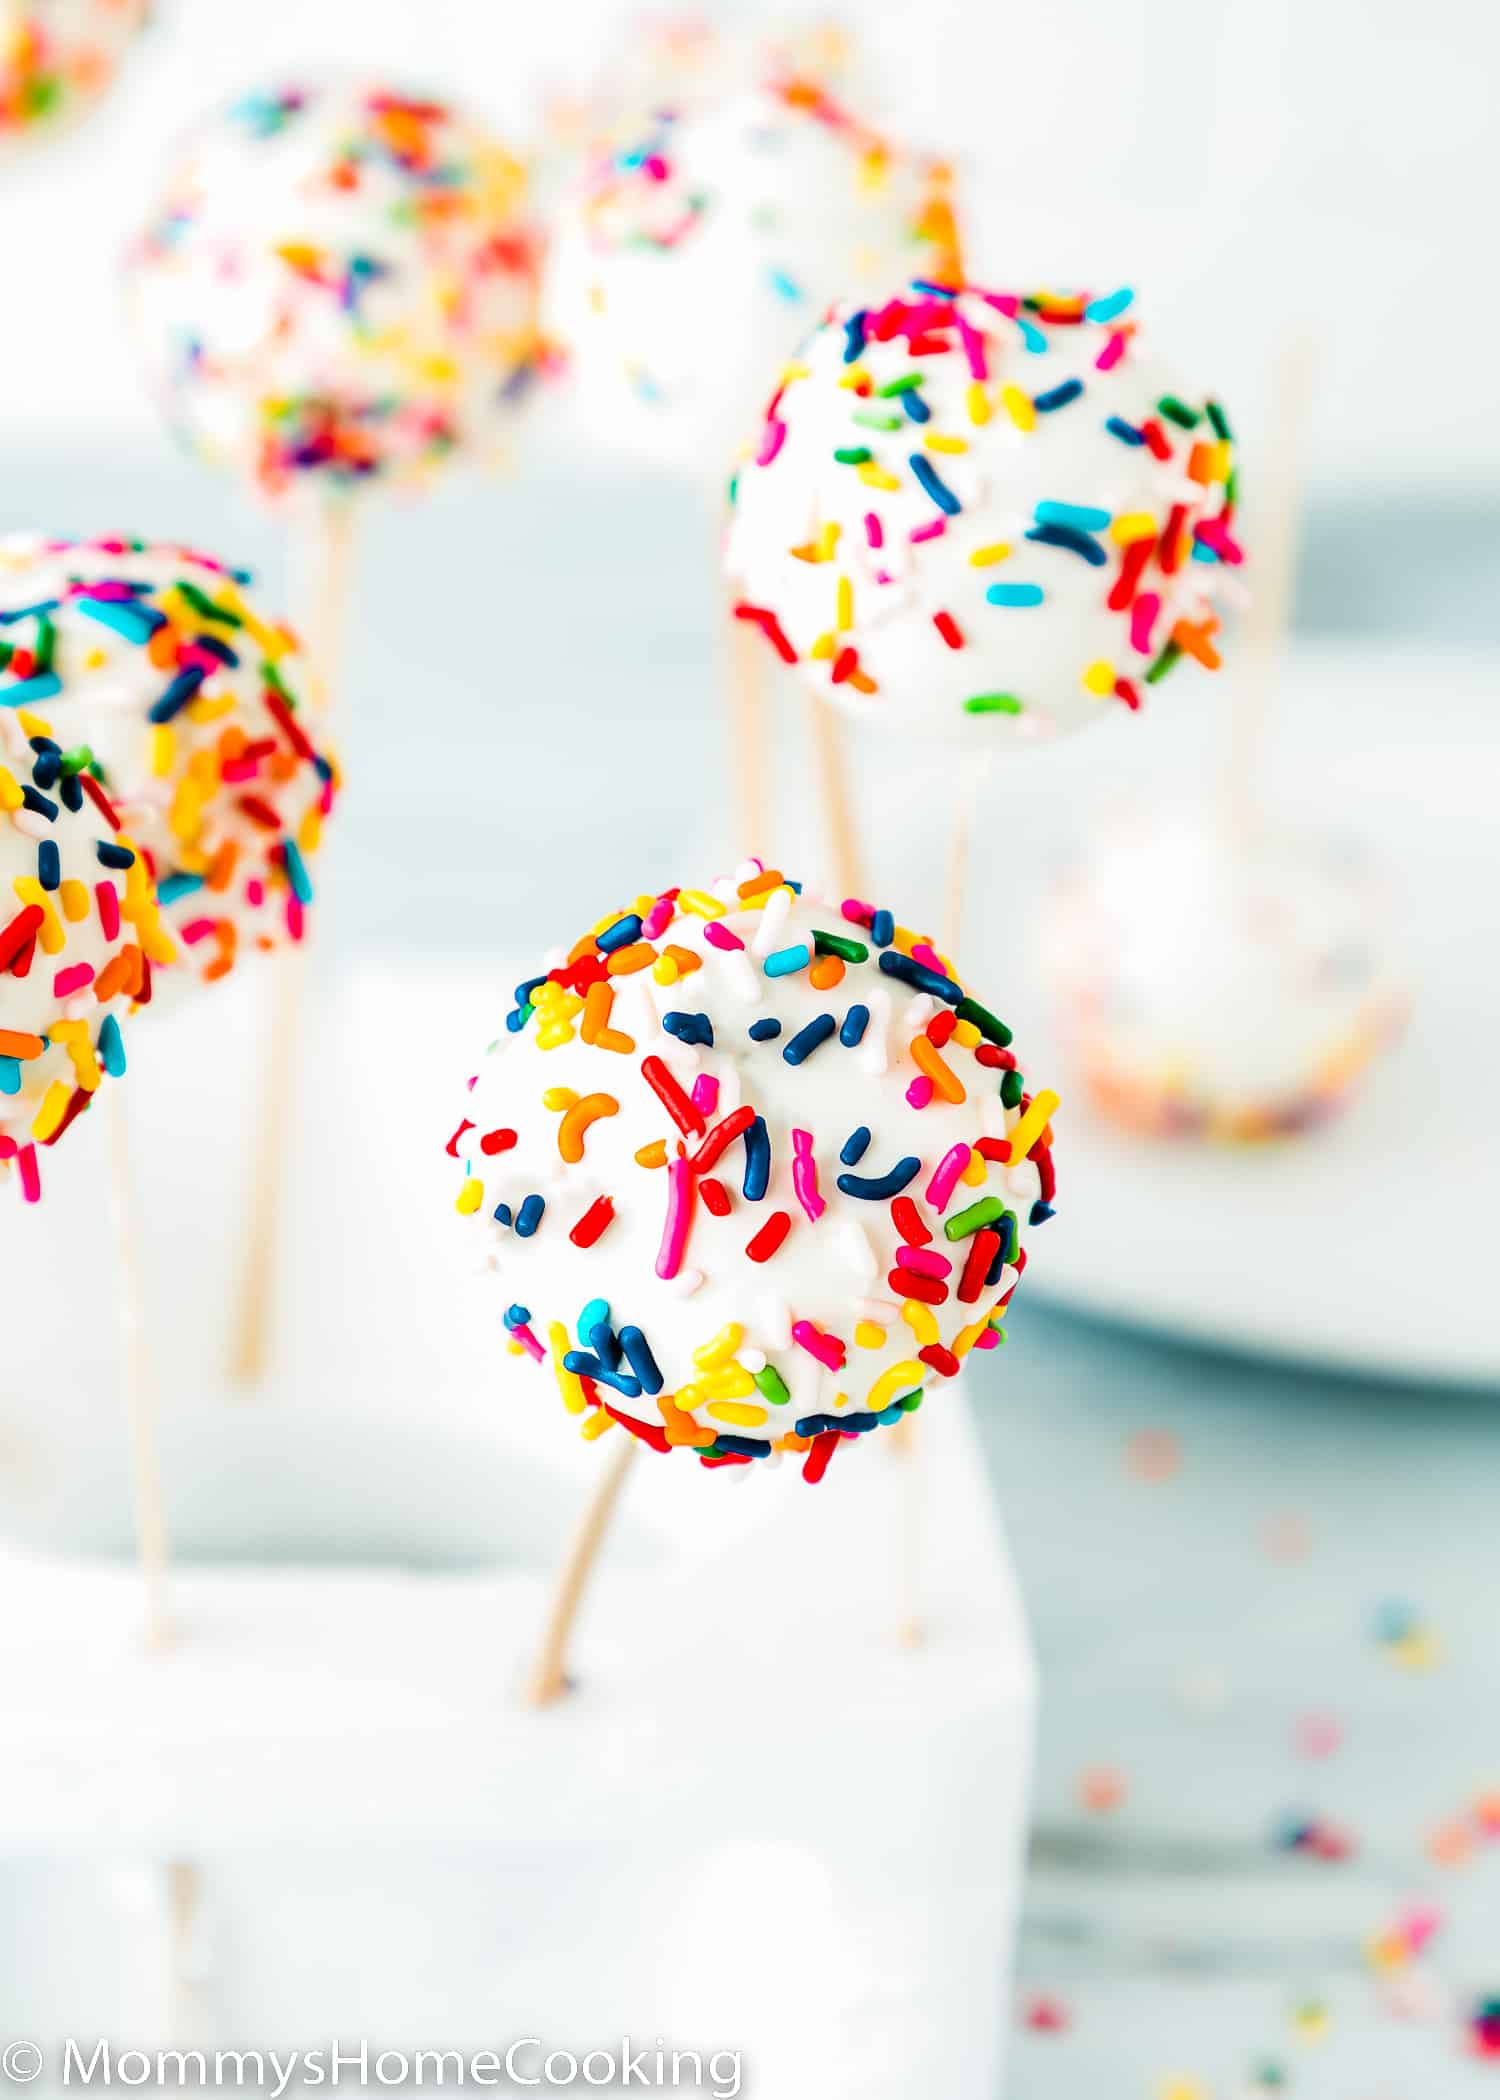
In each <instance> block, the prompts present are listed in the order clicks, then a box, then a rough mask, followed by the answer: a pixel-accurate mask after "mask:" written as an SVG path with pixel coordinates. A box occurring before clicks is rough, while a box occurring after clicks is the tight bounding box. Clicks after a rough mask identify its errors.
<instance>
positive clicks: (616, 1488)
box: [526, 1430, 636, 1706]
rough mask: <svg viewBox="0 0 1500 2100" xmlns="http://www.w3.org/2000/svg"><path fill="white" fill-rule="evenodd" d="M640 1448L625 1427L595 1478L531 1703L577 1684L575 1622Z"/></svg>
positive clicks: (550, 1620) (562, 1576) (565, 1567)
mask: <svg viewBox="0 0 1500 2100" xmlns="http://www.w3.org/2000/svg"><path fill="white" fill-rule="evenodd" d="M635 1454H636V1439H635V1438H634V1437H633V1436H632V1435H631V1434H630V1433H629V1431H628V1430H627V1431H622V1433H621V1435H620V1436H619V1438H618V1439H617V1444H616V1449H615V1452H614V1455H613V1456H612V1457H611V1459H610V1460H609V1463H608V1464H607V1465H606V1467H605V1469H604V1472H603V1474H602V1476H601V1478H600V1479H599V1480H598V1482H597V1483H596V1484H595V1487H594V1492H593V1494H592V1496H591V1497H590V1498H589V1502H588V1506H587V1508H586V1509H585V1510H584V1512H583V1516H582V1518H581V1519H580V1521H579V1525H578V1529H577V1531H576V1532H575V1533H574V1535H573V1542H572V1544H571V1545H570V1546H569V1548H568V1554H567V1558H566V1559H565V1560H564V1562H563V1564H562V1566H561V1568H560V1569H559V1570H558V1574H557V1584H556V1587H555V1589H554V1590H553V1593H552V1609H551V1611H550V1612H549V1613H548V1615H547V1630H546V1633H545V1634H544V1635H543V1638H542V1645H541V1650H540V1652H539V1653H538V1655H537V1659H536V1661H535V1662H534V1663H533V1664H532V1667H531V1674H530V1676H529V1677H528V1678H527V1680H526V1704H527V1705H528V1706H550V1705H552V1703H553V1702H554V1700H557V1699H560V1698H562V1696H563V1694H564V1693H565V1692H567V1691H569V1690H571V1688H572V1680H571V1679H570V1678H569V1676H568V1671H567V1660H568V1647H569V1644H570V1642H571V1640H572V1638H573V1626H574V1622H575V1621H576V1619H577V1617H578V1609H579V1606H580V1605H581V1604H582V1602H583V1596H584V1591H585V1590H586V1589H587V1587H588V1580H589V1576H590V1575H591V1574H592V1572H593V1567H594V1562H595V1560H596V1559H597V1558H598V1555H599V1548H600V1547H601V1545H602V1544H603V1543H604V1536H605V1533H606V1532H607V1531H608V1530H609V1525H610V1519H611V1518H612V1517H613V1515H614V1513H615V1504H616V1503H617V1502H618V1501H619V1499H620V1493H621V1490H622V1489H623V1488H624V1485H625V1480H626V1476H627V1475H628V1474H629V1472H630V1467H631V1462H632V1460H633V1459H634V1458H635Z"/></svg>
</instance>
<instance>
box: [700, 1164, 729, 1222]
mask: <svg viewBox="0 0 1500 2100" xmlns="http://www.w3.org/2000/svg"><path fill="white" fill-rule="evenodd" d="M698 1193H699V1195H700V1196H701V1197H702V1198H703V1202H704V1207H705V1208H706V1209H707V1210H709V1211H711V1212H712V1214H713V1215H714V1217H716V1218H727V1217H728V1216H729V1191H728V1189H726V1188H725V1186H724V1184H723V1182H722V1181H715V1180H714V1178H713V1176H712V1175H711V1174H710V1175H708V1176H706V1177H705V1178H704V1179H703V1180H702V1181H700V1182H699V1184H698Z"/></svg>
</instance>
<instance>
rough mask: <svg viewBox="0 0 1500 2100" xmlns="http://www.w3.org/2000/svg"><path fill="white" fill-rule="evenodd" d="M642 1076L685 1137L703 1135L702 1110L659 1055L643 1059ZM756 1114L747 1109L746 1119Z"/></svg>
mask: <svg viewBox="0 0 1500 2100" xmlns="http://www.w3.org/2000/svg"><path fill="white" fill-rule="evenodd" d="M641 1077H642V1079H644V1080H645V1082H646V1084H647V1086H649V1087H650V1089H651V1091H652V1093H653V1094H655V1096H656V1098H657V1100H658V1101H659V1102H660V1103H661V1105H662V1107H663V1108H664V1109H665V1110H666V1112H667V1114H668V1115H669V1116H670V1117H671V1118H672V1121H673V1122H674V1123H675V1124H676V1125H677V1128H678V1129H679V1130H680V1131H681V1132H682V1133H683V1135H684V1137H702V1135H703V1133H704V1131H705V1130H706V1129H707V1128H708V1126H707V1124H706V1123H705V1122H704V1120H703V1113H702V1110H701V1109H699V1108H697V1107H695V1106H694V1104H693V1102H692V1101H691V1100H690V1098H689V1097H688V1096H687V1095H686V1094H685V1093H684V1092H683V1091H682V1088H681V1087H680V1086H679V1085H678V1084H677V1081H676V1080H675V1079H674V1078H673V1077H672V1075H671V1073H670V1072H669V1071H668V1070H667V1068H666V1066H665V1065H664V1064H663V1063H662V1061H661V1059H660V1058H659V1057H643V1058H642V1059H641ZM754 1115H755V1111H754V1110H753V1109H751V1110H749V1111H747V1112H746V1116H745V1121H746V1122H747V1123H749V1122H752V1121H753V1120H754ZM728 1120H730V1121H732V1120H733V1118H729V1119H728ZM695 1164H696V1162H695Z"/></svg>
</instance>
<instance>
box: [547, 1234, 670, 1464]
mask: <svg viewBox="0 0 1500 2100" xmlns="http://www.w3.org/2000/svg"><path fill="white" fill-rule="evenodd" d="M614 1222H615V1206H614V1199H613V1197H611V1196H596V1197H595V1198H594V1200H593V1202H592V1203H591V1204H590V1205H589V1207H588V1209H587V1210H586V1211H585V1212H584V1214H583V1216H582V1217H581V1218H580V1219H579V1220H578V1223H577V1224H576V1225H575V1226H574V1227H573V1230H572V1231H571V1232H570V1233H569V1234H568V1238H569V1239H570V1240H571V1241H572V1242H573V1245H574V1246H575V1247H592V1246H593V1244H594V1242H595V1240H597V1239H602V1238H603V1236H604V1234H605V1233H606V1232H608V1230H609V1228H610V1226H611V1225H613V1223H614ZM621 1419H623V1417H622V1418H621ZM626 1426H627V1427H630V1426H631V1425H630V1424H628V1423H627V1425H626ZM648 1442H649V1439H648ZM659 1448H660V1449H663V1450H665V1448H666V1446H665V1445H662V1446H660V1447H659Z"/></svg>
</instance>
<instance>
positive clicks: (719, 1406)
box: [704, 1400, 771, 1429]
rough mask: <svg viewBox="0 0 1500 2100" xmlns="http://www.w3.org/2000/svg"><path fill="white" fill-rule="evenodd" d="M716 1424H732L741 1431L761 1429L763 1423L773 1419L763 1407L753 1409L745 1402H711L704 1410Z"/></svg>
mask: <svg viewBox="0 0 1500 2100" xmlns="http://www.w3.org/2000/svg"><path fill="white" fill-rule="evenodd" d="M704 1413H705V1414H710V1415H712V1416H713V1418H714V1420H715V1421H716V1422H732V1423H733V1424H734V1425H735V1427H736V1428H739V1429H759V1427H760V1425H761V1424H762V1422H768V1421H769V1420H770V1419H771V1418H770V1415H769V1414H768V1413H767V1411H766V1409H765V1408H763V1407H752V1406H750V1405H749V1404H748V1403H747V1402H746V1401H743V1400H710V1401H709V1403H708V1406H707V1407H706V1408H705V1409H704Z"/></svg>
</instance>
